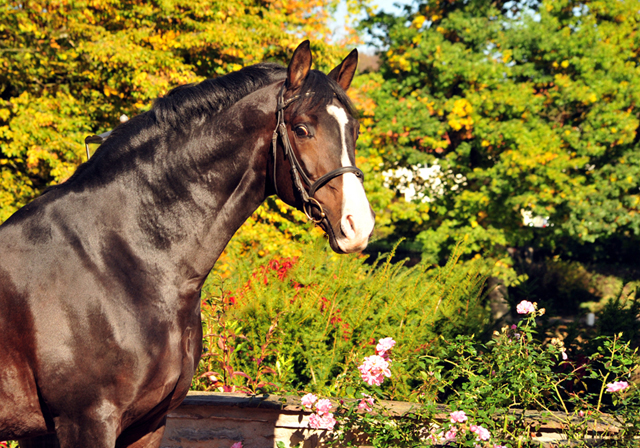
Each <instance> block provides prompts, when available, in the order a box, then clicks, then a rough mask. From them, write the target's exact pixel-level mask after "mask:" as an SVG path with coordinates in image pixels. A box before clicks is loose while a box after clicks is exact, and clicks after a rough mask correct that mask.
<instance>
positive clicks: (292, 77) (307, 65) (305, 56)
mask: <svg viewBox="0 0 640 448" xmlns="http://www.w3.org/2000/svg"><path fill="white" fill-rule="evenodd" d="M309 70H311V49H310V48H309V41H308V40H305V41H304V42H302V43H301V44H300V45H298V48H296V51H294V52H293V57H292V58H291V61H290V62H289V67H288V68H287V88H288V89H291V90H295V89H297V88H299V87H300V86H301V85H302V83H303V82H304V80H305V79H306V78H307V75H308V74H309Z"/></svg>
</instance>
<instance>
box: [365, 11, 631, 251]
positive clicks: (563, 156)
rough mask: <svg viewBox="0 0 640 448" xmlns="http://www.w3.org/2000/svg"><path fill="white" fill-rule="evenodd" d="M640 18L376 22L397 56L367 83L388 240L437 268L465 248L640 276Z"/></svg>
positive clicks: (554, 14)
mask: <svg viewBox="0 0 640 448" xmlns="http://www.w3.org/2000/svg"><path fill="white" fill-rule="evenodd" d="M639 19H640V5H639V4H638V2H637V1H635V0H626V1H625V0H622V1H620V0H600V1H570V0H560V1H558V0H554V1H541V2H539V1H493V2H488V1H482V0H469V1H449V0H433V1H428V2H416V3H414V5H413V6H411V7H408V8H407V13H406V14H405V15H402V16H400V17H394V16H390V15H387V14H378V15H376V16H373V17H370V18H369V19H367V20H366V21H365V22H364V26H365V29H366V31H367V32H368V33H369V35H371V36H374V37H375V38H376V39H377V40H378V41H379V42H380V43H381V44H382V45H383V46H384V47H386V51H385V52H383V53H381V58H382V66H381V69H380V71H379V72H378V73H371V74H369V75H368V76H366V78H364V79H361V80H360V85H361V88H362V89H363V91H364V92H365V95H366V96H367V97H368V98H369V99H370V100H371V101H372V104H371V105H370V107H369V109H368V110H366V111H365V117H366V118H365V122H366V126H367V132H366V133H365V136H366V138H365V139H363V142H362V143H361V148H362V150H363V151H362V152H364V153H366V154H367V157H368V161H369V163H370V165H369V169H370V170H371V171H373V172H375V173H377V183H376V187H375V188H372V189H374V190H375V191H377V192H380V193H379V194H378V195H376V196H375V197H376V201H377V209H378V211H382V210H383V213H382V214H379V216H380V217H381V218H382V219H380V220H379V223H380V224H381V225H382V228H379V229H378V231H379V232H381V233H382V236H383V237H386V238H387V239H388V240H394V239H396V238H397V236H398V235H403V236H407V237H409V240H410V241H414V242H415V243H414V248H416V249H417V250H419V251H422V252H423V253H424V255H425V256H426V257H427V258H429V259H431V260H433V261H439V260H442V257H443V254H446V253H448V251H449V250H450V247H451V245H452V244H453V243H454V242H455V241H456V240H459V239H460V238H462V237H463V236H465V237H467V238H468V239H469V240H470V244H469V245H468V246H467V250H468V251H469V252H470V253H471V254H473V253H481V254H482V255H483V256H486V255H489V256H493V257H495V258H498V259H501V258H504V256H505V255H506V252H505V248H506V247H519V246H534V247H537V248H542V249H545V250H546V251H548V252H549V253H553V254H561V255H563V256H565V257H572V256H579V255H584V254H587V253H588V258H590V259H591V260H594V259H598V258H599V259H606V258H607V257H609V260H613V261H620V258H621V257H622V256H623V254H622V253H621V250H622V249H624V248H625V247H628V248H630V250H628V251H627V252H626V255H627V256H628V260H627V261H632V262H635V263H637V253H638V250H637V247H638V246H637V244H638V242H639V238H638V236H639V235H640V214H638V207H639V205H640V194H639V190H638V182H639V179H640V176H639V175H640V151H639V149H640V145H639V143H640V140H639V137H638V123H639V117H640V115H639V114H640V108H639V107H640V106H639V103H640V68H639V66H638V60H639V59H638V57H639V51H640V34H639V33H638V20H639ZM398 168H402V170H398ZM420 168H422V172H423V173H424V172H427V171H428V172H429V173H431V175H430V176H423V177H426V179H423V178H421V177H420V176H419V171H420ZM407 169H409V170H410V171H411V172H410V173H409V172H407ZM387 170H396V171H395V172H394V173H390V172H389V171H387ZM385 171H386V172H385ZM383 172H384V174H385V175H383ZM393 174H394V175H393ZM407 179H409V180H412V181H413V182H414V184H415V183H417V184H419V186H418V188H417V191H416V192H415V194H414V195H413V198H411V199H410V200H409V201H406V200H405V199H403V198H402V196H403V194H402V193H403V192H404V191H405V190H406V187H407ZM385 186H389V187H391V189H392V190H393V189H395V192H396V194H395V195H389V194H388V193H386V191H385ZM525 218H527V220H529V221H530V220H534V219H536V218H537V223H538V224H539V225H545V227H544V228H536V227H532V226H528V225H526V224H525V223H524V221H525ZM614 243H615V244H614ZM416 246H417V247H416ZM503 261H504V262H506V263H509V261H508V260H507V259H503Z"/></svg>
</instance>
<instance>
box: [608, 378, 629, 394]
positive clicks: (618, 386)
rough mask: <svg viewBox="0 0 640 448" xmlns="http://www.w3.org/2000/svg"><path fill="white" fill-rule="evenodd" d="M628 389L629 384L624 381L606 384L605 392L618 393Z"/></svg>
mask: <svg viewBox="0 0 640 448" xmlns="http://www.w3.org/2000/svg"><path fill="white" fill-rule="evenodd" d="M627 387H629V383H627V382H626V381H616V382H614V383H609V384H607V392H612V393H613V392H619V391H621V390H625V389H626V388H627Z"/></svg>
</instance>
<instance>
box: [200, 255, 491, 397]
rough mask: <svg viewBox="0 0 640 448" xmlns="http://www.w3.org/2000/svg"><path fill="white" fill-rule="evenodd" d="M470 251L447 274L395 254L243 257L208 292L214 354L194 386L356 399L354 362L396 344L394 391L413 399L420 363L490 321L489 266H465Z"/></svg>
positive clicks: (208, 336) (208, 351)
mask: <svg viewBox="0 0 640 448" xmlns="http://www.w3.org/2000/svg"><path fill="white" fill-rule="evenodd" d="M460 252H461V251H460V250H458V251H456V253H454V255H453V256H452V257H451V259H450V260H449V262H448V263H447V264H446V265H445V266H443V267H438V266H430V265H425V264H419V265H417V266H414V267H412V268H407V267H405V266H404V265H403V263H396V264H392V263H391V261H390V260H391V257H392V255H393V254H391V255H389V256H388V257H387V258H386V259H382V260H381V259H378V261H376V262H374V263H372V264H367V259H366V257H363V256H360V255H349V256H338V255H336V254H333V253H331V252H330V251H329V250H328V249H327V248H326V245H324V244H321V242H318V243H317V244H316V245H315V246H314V247H312V248H311V249H310V250H309V251H308V252H307V253H306V254H305V255H304V256H302V257H298V258H281V259H273V260H271V261H269V262H268V263H267V264H263V265H258V264H256V262H255V260H251V259H248V258H244V259H240V260H238V264H237V265H236V267H237V270H236V272H235V273H234V275H233V276H232V277H231V278H228V279H226V280H224V281H221V280H220V279H216V278H215V277H214V278H212V279H211V281H210V282H209V283H208V284H207V285H206V287H205V288H204V291H205V293H204V294H203V328H204V334H205V337H204V346H205V353H204V355H203V359H202V362H201V364H200V367H199V371H198V375H196V379H195V380H194V385H193V387H194V388H195V389H199V390H203V389H209V390H227V391H231V390H238V389H240V390H251V391H254V392H255V391H258V390H260V391H276V390H280V391H281V390H300V389H304V390H308V391H316V392H319V393H322V394H324V395H330V396H352V395H353V394H354V390H353V388H352V387H351V384H352V383H353V381H352V379H353V378H352V377H353V375H355V372H354V371H353V368H352V367H353V365H354V363H359V362H360V361H361V360H362V358H363V357H364V356H366V355H368V354H369V352H370V351H371V350H372V346H375V344H376V343H377V341H378V339H380V338H383V337H393V338H394V339H395V340H396V341H398V345H399V347H401V348H400V349H398V350H397V351H396V354H395V357H396V359H398V361H399V362H398V365H402V366H403V367H402V369H401V371H398V372H396V375H398V376H399V377H400V378H402V379H401V380H399V381H395V382H394V384H393V386H389V387H388V388H387V389H386V390H385V391H384V393H385V394H386V395H387V396H388V397H390V398H394V399H407V398H409V397H410V395H411V394H412V391H413V390H414V389H415V387H414V386H415V381H416V380H415V378H416V374H417V372H416V371H415V369H416V366H417V362H416V361H417V359H418V357H419V356H421V355H423V354H424V353H426V352H427V351H428V350H429V349H430V348H432V347H433V346H434V345H436V344H437V343H438V338H439V336H441V335H443V336H446V337H453V336H454V335H458V334H466V335H470V334H472V333H474V332H477V331H479V330H480V329H482V328H483V327H484V325H485V324H486V323H487V321H488V312H487V309H486V307H485V305H484V303H483V295H482V291H483V285H484V282H485V279H486V275H487V273H488V272H489V268H488V267H487V266H485V265H484V264H483V263H482V262H480V261H478V260H476V261H473V262H467V263H464V264H462V263H460V262H459V259H458V257H459V253H460Z"/></svg>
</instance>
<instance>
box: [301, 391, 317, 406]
mask: <svg viewBox="0 0 640 448" xmlns="http://www.w3.org/2000/svg"><path fill="white" fill-rule="evenodd" d="M317 400H318V397H316V396H315V395H313V394H307V395H305V396H304V397H302V399H301V400H300V401H301V402H302V406H304V407H305V408H311V406H313V403H315V402H316V401H317Z"/></svg>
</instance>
